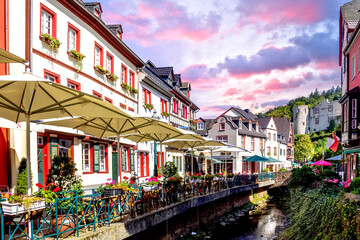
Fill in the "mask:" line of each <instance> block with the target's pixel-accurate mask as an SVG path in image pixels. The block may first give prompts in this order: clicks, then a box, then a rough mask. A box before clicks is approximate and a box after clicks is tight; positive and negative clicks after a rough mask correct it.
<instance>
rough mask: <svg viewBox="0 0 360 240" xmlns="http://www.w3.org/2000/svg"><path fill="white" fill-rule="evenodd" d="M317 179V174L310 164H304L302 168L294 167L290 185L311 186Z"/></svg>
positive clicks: (292, 186)
mask: <svg viewBox="0 0 360 240" xmlns="http://www.w3.org/2000/svg"><path fill="white" fill-rule="evenodd" d="M316 180H317V176H316V175H315V174H314V173H313V171H312V169H311V168H310V167H309V166H303V167H302V168H296V169H293V170H292V172H291V180H290V182H289V187H291V188H298V187H304V188H309V187H311V185H312V184H313V183H314V182H315V181H316Z"/></svg>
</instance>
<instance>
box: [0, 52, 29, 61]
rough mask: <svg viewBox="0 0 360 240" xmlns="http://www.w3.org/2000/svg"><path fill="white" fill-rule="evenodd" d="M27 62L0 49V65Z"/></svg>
mask: <svg viewBox="0 0 360 240" xmlns="http://www.w3.org/2000/svg"><path fill="white" fill-rule="evenodd" d="M27 62H28V61H27V60H25V59H22V58H21V57H18V56H16V55H15V54H12V53H10V52H8V51H6V50H4V49H2V48H0V63H27Z"/></svg>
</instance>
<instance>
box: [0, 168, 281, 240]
mask: <svg viewBox="0 0 360 240" xmlns="http://www.w3.org/2000/svg"><path fill="white" fill-rule="evenodd" d="M273 178H274V174H273V173H260V174H253V175H235V176H234V177H233V178H228V179H226V178H223V179H218V180H196V181H190V180H186V181H173V182H170V181H167V182H166V181H164V182H162V184H161V186H160V187H159V189H157V190H152V191H147V192H146V191H144V190H143V188H142V186H141V185H140V188H139V189H135V190H133V191H128V192H126V191H122V192H121V193H120V194H117V195H113V196H108V197H104V195H103V194H101V193H99V192H98V190H99V189H87V190H81V191H71V192H60V193H58V197H59V198H57V199H55V201H54V203H53V204H49V205H47V206H46V208H44V209H41V210H36V211H28V212H26V213H23V214H19V215H15V216H9V215H6V214H4V213H3V211H2V208H0V227H1V228H0V239H1V240H4V239H44V238H56V239H59V238H65V237H67V236H79V235H80V234H81V233H82V232H88V231H96V229H98V228H99V227H101V226H104V225H108V226H110V224H111V223H113V222H119V221H126V220H128V219H131V218H134V217H137V216H139V215H141V214H144V213H148V212H151V211H152V210H155V209H159V208H162V207H165V206H167V205H171V204H174V203H177V202H181V201H185V200H187V199H190V198H194V197H197V196H201V195H206V194H211V193H214V192H217V191H222V190H225V189H229V188H232V187H238V186H245V185H249V184H255V183H258V182H263V181H268V180H272V179H273ZM0 196H1V194H0ZM0 201H1V199H0Z"/></svg>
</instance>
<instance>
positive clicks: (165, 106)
mask: <svg viewBox="0 0 360 240" xmlns="http://www.w3.org/2000/svg"><path fill="white" fill-rule="evenodd" d="M167 109H168V108H167V101H165V100H164V99H161V112H165V113H167V112H168V110H167Z"/></svg>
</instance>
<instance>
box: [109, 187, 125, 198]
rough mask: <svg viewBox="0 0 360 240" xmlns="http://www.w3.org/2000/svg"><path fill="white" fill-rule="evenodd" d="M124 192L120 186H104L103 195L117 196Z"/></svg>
mask: <svg viewBox="0 0 360 240" xmlns="http://www.w3.org/2000/svg"><path fill="white" fill-rule="evenodd" d="M123 193H124V190H123V189H121V188H105V189H104V197H111V196H117V195H121V194H123Z"/></svg>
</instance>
